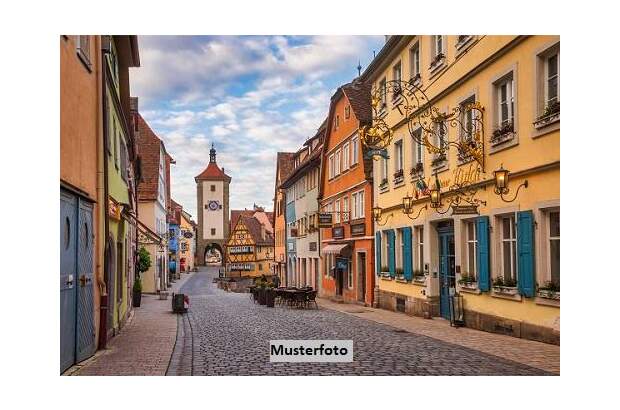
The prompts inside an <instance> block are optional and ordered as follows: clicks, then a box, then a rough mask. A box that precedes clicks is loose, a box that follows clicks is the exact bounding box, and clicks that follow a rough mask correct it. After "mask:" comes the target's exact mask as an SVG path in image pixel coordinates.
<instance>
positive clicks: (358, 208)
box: [351, 190, 364, 219]
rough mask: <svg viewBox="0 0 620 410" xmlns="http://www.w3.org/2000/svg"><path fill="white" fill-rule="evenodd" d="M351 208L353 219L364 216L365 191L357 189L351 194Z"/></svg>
mask: <svg viewBox="0 0 620 410" xmlns="http://www.w3.org/2000/svg"><path fill="white" fill-rule="evenodd" d="M351 202H352V203H351V208H352V211H353V218H352V219H359V218H363V217H364V191H363V190H361V191H357V192H354V193H353V194H351Z"/></svg>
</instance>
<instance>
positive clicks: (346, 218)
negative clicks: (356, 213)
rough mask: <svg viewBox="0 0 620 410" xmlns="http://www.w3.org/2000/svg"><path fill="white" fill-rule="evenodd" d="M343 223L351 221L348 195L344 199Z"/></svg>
mask: <svg viewBox="0 0 620 410" xmlns="http://www.w3.org/2000/svg"><path fill="white" fill-rule="evenodd" d="M342 221H343V222H348V221H349V197H348V196H346V195H345V196H344V197H342Z"/></svg>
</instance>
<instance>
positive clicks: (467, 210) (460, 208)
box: [452, 205, 480, 215]
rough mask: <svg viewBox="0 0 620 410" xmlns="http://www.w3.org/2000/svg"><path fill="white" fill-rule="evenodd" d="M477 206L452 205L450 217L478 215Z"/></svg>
mask: <svg viewBox="0 0 620 410" xmlns="http://www.w3.org/2000/svg"><path fill="white" fill-rule="evenodd" d="M479 214H480V212H478V205H452V215H479Z"/></svg>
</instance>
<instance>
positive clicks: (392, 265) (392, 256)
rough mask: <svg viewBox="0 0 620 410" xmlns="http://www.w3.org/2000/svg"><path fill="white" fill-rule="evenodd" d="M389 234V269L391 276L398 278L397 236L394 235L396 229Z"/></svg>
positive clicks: (388, 232)
mask: <svg viewBox="0 0 620 410" xmlns="http://www.w3.org/2000/svg"><path fill="white" fill-rule="evenodd" d="M386 232H387V239H388V243H387V245H388V249H387V250H388V267H389V269H390V276H391V277H394V276H396V249H395V248H396V235H394V229H390V230H389V231H386Z"/></svg>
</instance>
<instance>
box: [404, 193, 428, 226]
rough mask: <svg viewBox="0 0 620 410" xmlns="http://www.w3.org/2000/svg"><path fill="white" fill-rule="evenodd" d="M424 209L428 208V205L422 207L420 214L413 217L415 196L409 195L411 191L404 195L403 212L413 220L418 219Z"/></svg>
mask: <svg viewBox="0 0 620 410" xmlns="http://www.w3.org/2000/svg"><path fill="white" fill-rule="evenodd" d="M424 209H427V206H426V205H424V206H423V207H422V208H420V210H419V211H418V214H417V215H416V216H415V217H411V214H413V198H412V197H411V196H409V193H407V195H406V196H405V197H403V213H404V214H405V215H407V218H409V219H411V220H412V221H413V220H415V219H418V217H419V216H420V214H421V213H422V210H424Z"/></svg>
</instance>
